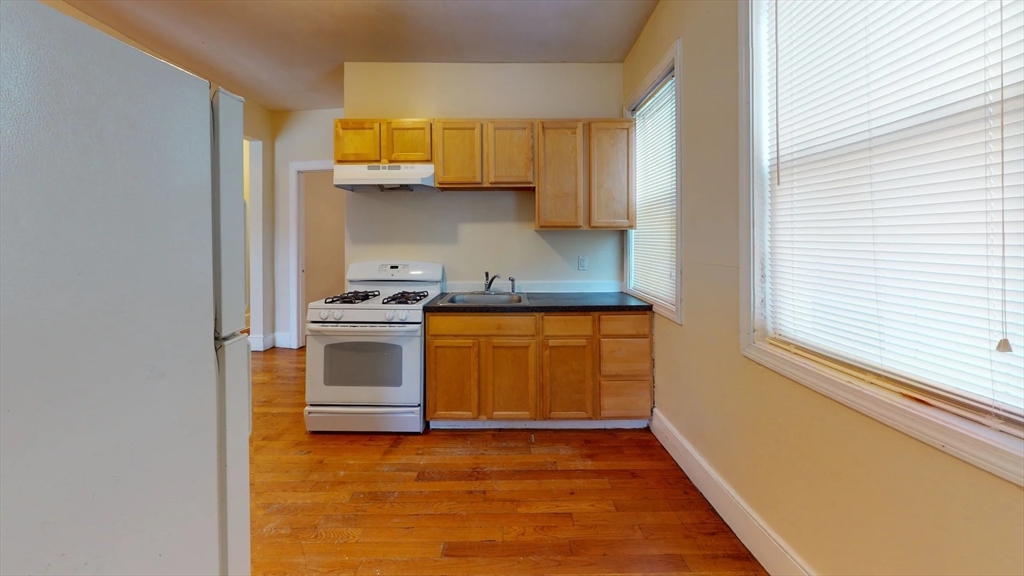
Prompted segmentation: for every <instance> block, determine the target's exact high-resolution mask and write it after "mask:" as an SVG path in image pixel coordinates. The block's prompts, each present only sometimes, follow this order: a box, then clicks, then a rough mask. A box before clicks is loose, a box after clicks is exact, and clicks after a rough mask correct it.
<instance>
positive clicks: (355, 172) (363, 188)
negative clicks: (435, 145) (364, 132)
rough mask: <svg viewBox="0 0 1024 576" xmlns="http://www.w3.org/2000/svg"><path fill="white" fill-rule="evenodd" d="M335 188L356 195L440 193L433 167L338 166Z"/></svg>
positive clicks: (405, 165) (335, 172)
mask: <svg viewBox="0 0 1024 576" xmlns="http://www.w3.org/2000/svg"><path fill="white" fill-rule="evenodd" d="M334 186H335V187H337V188H341V189H343V190H351V191H353V192H388V191H407V192H408V191H412V192H438V191H439V190H438V189H437V188H434V165H433V164H335V165H334Z"/></svg>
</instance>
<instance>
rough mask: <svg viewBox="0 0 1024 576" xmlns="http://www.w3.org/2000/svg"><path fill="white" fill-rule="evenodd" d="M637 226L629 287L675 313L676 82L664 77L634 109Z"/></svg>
mask: <svg viewBox="0 0 1024 576" xmlns="http://www.w3.org/2000/svg"><path fill="white" fill-rule="evenodd" d="M633 117H634V118H635V119H636V229H635V230H632V231H630V232H629V233H628V241H627V266H628V281H627V287H628V289H629V290H630V291H631V292H633V293H635V294H636V295H638V296H640V297H641V298H643V299H645V300H648V301H650V302H651V303H652V304H654V306H655V310H657V311H659V312H662V313H667V314H668V315H670V316H672V317H677V308H678V306H679V303H678V301H679V298H678V289H679V287H678V285H677V282H678V277H679V274H678V270H677V266H678V259H677V254H676V248H677V237H676V234H677V230H678V226H677V222H676V215H677V214H678V210H677V207H676V204H677V202H678V198H677V197H676V196H677V194H676V182H677V180H676V82H675V78H674V77H673V76H669V77H668V78H666V79H665V80H664V81H663V82H662V83H661V84H660V85H658V87H657V88H655V89H654V90H653V91H652V92H651V94H650V96H648V97H647V99H645V100H644V101H643V102H641V103H640V105H639V106H637V107H636V109H635V110H634V111H633Z"/></svg>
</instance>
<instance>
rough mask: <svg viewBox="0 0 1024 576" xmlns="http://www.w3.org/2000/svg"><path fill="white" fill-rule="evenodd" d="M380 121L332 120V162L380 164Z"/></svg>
mask: <svg viewBox="0 0 1024 576" xmlns="http://www.w3.org/2000/svg"><path fill="white" fill-rule="evenodd" d="M381 125H382V121H380V120H345V119H343V118H336V119H335V120H334V162H335V163H338V164H340V163H342V162H380V160H381V146H380V134H381Z"/></svg>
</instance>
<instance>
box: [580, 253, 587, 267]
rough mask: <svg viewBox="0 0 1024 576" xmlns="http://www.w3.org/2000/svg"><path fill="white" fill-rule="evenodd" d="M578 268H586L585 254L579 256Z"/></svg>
mask: <svg viewBox="0 0 1024 576" xmlns="http://www.w3.org/2000/svg"><path fill="white" fill-rule="evenodd" d="M579 269H580V270H586V269H587V257H586V256H580V261H579Z"/></svg>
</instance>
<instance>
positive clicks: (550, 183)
mask: <svg viewBox="0 0 1024 576" xmlns="http://www.w3.org/2000/svg"><path fill="white" fill-rule="evenodd" d="M538 128H539V133H538V138H537V156H538V162H537V197H536V210H537V213H536V221H535V224H536V227H537V228H581V227H583V225H584V221H583V203H584V200H585V198H586V173H585V164H586V163H585V149H584V143H583V122H571V121H547V122H544V121H542V122H538Z"/></svg>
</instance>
